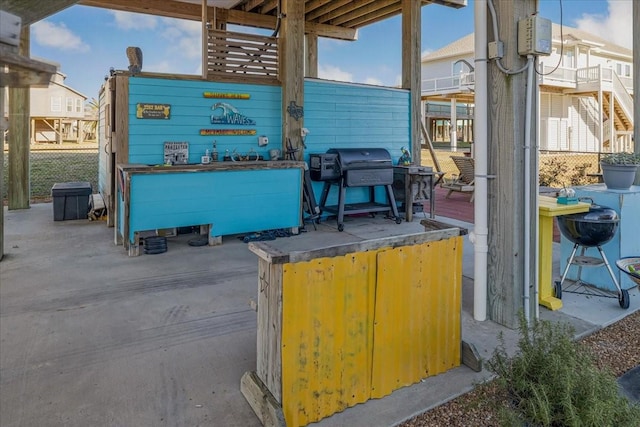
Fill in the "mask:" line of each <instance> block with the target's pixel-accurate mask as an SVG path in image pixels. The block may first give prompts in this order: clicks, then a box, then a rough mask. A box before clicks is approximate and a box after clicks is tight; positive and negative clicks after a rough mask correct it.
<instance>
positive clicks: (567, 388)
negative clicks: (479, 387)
mask: <svg viewBox="0 0 640 427" xmlns="http://www.w3.org/2000/svg"><path fill="white" fill-rule="evenodd" d="M519 331H520V340H519V342H518V349H519V351H518V353H517V354H516V355H515V356H514V357H513V358H510V357H508V355H507V352H506V348H505V343H504V339H503V337H500V345H499V346H498V348H497V349H496V350H495V351H494V353H493V356H492V357H491V359H490V360H489V361H488V366H489V369H490V370H491V371H492V372H494V373H495V374H497V375H498V378H497V380H496V381H497V383H498V386H499V388H500V389H501V392H503V393H504V394H505V395H507V396H509V399H510V403H511V405H510V406H509V409H507V410H505V409H501V412H502V414H501V418H502V421H503V425H525V424H526V423H528V425H534V426H576V427H578V426H580V427H583V426H585V427H586V426H594V427H596V426H597V427H603V426H612V427H613V426H615V427H624V426H629V427H632V426H635V427H637V426H638V420H640V407H639V406H637V405H636V406H634V405H632V404H631V403H630V402H629V401H628V400H626V399H625V398H624V397H622V396H620V394H619V392H618V385H617V382H616V378H615V376H614V375H613V374H612V373H611V372H609V371H602V370H599V369H598V368H597V367H596V365H595V363H594V361H593V357H592V356H591V354H590V353H589V351H588V350H587V349H586V348H585V347H584V346H582V345H581V344H580V343H579V342H575V341H573V338H572V337H573V334H574V331H573V329H572V328H571V327H570V326H568V325H562V324H554V323H551V322H547V321H533V322H532V324H531V325H527V322H526V320H524V316H521V319H520V326H519Z"/></svg>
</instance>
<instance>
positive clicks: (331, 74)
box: [318, 65, 353, 82]
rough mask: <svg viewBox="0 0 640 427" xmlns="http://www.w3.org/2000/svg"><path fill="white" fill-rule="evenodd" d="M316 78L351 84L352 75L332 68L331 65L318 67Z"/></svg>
mask: <svg viewBox="0 0 640 427" xmlns="http://www.w3.org/2000/svg"><path fill="white" fill-rule="evenodd" d="M318 77H320V78H321V79H327V80H337V81H341V82H353V74H351V73H349V72H348V71H343V70H341V69H340V68H338V67H334V66H333V65H318Z"/></svg>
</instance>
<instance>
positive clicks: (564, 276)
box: [560, 243, 580, 287]
mask: <svg viewBox="0 0 640 427" xmlns="http://www.w3.org/2000/svg"><path fill="white" fill-rule="evenodd" d="M577 250H578V244H577V243H575V244H574V245H573V250H572V251H571V255H570V256H569V259H568V260H567V266H566V267H565V268H564V272H563V273H562V278H561V279H560V287H562V284H563V283H564V279H566V278H567V273H568V272H569V267H571V263H572V262H573V258H574V257H575V256H576V251H577ZM579 278H580V276H579V275H578V279H579Z"/></svg>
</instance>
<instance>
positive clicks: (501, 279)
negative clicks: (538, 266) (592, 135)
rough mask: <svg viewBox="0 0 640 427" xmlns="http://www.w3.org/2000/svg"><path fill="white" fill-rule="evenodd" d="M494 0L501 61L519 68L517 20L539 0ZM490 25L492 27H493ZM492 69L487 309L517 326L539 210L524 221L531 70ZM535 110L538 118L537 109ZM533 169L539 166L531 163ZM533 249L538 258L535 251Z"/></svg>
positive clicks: (522, 60) (499, 319)
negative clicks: (526, 236)
mask: <svg viewBox="0 0 640 427" xmlns="http://www.w3.org/2000/svg"><path fill="white" fill-rule="evenodd" d="M494 3H495V8H496V14H497V20H498V32H499V35H500V39H501V40H502V41H503V42H504V45H505V55H504V57H503V58H502V65H503V66H504V67H505V68H506V69H510V70H517V69H520V68H522V67H523V66H524V65H525V62H526V58H524V57H521V56H519V55H518V52H517V49H516V46H517V35H518V28H517V23H518V20H519V19H521V18H525V17H527V16H530V15H532V14H534V13H535V11H536V4H537V0H523V1H517V2H511V1H508V2H507V1H504V2H502V1H501V2H494ZM489 24H490V22H489V23H488V28H491V25H489ZM495 38H496V35H493V36H492V39H495ZM487 74H488V75H487V80H488V81H487V87H488V105H489V123H488V158H489V162H488V169H489V173H490V174H495V175H496V176H497V179H494V180H489V183H488V192H489V194H491V195H493V197H491V198H489V201H488V213H489V241H488V244H489V260H488V266H487V283H488V287H489V289H488V299H489V301H488V303H489V307H488V313H489V317H490V319H491V320H493V321H495V322H497V323H500V324H502V325H504V326H507V327H510V328H515V327H517V325H518V315H519V311H520V310H522V309H523V295H524V283H525V280H524V256H523V254H524V247H525V245H527V244H528V245H532V242H533V240H534V239H531V241H530V242H525V241H524V229H525V227H532V229H533V231H532V233H531V236H536V234H537V230H536V229H535V218H536V217H537V215H538V213H537V212H531V216H530V218H531V219H532V221H531V224H524V205H525V203H524V194H525V189H524V185H525V184H524V182H525V181H524V174H523V170H524V149H523V146H524V141H525V132H524V129H525V99H526V86H527V73H526V71H525V72H522V73H519V74H514V75H507V74H504V73H503V72H501V71H500V70H499V69H498V66H497V65H496V63H495V61H490V62H489V69H488V73H487ZM478 84H483V82H478ZM533 92H535V89H534V91H533ZM536 96H537V95H536ZM531 111H532V115H533V116H534V117H535V108H534V109H532V110H531ZM533 123H535V120H534V121H533ZM533 128H535V126H533ZM532 133H533V134H534V135H532V141H535V132H532ZM534 145H535V144H534ZM535 157H536V156H533V155H532V156H531V159H532V162H536V161H537V159H536V158H535ZM533 164H535V163H533ZM531 170H532V171H535V170H536V169H535V168H533V167H532V168H531ZM535 183H536V177H532V179H531V186H530V187H531V189H532V192H533V194H532V198H533V197H536V198H537V194H536V193H535V191H536V190H535V188H536V185H535ZM535 206H536V203H535V200H534V202H533V203H532V204H531V210H532V211H535ZM507 236H508V237H507ZM530 253H531V254H532V256H534V257H535V253H536V252H535V250H531V251H530ZM531 273H533V274H535V268H532V269H531ZM527 282H528V281H527ZM532 283H533V282H532Z"/></svg>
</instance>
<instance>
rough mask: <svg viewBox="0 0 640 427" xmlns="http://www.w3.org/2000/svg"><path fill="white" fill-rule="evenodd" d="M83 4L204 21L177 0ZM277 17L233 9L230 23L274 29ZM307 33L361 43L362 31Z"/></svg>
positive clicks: (316, 28)
mask: <svg viewBox="0 0 640 427" xmlns="http://www.w3.org/2000/svg"><path fill="white" fill-rule="evenodd" d="M80 4H83V5H85V6H94V7H102V8H107V9H113V10H122V11H125V12H135V13H145V14H152V15H159V16H166V17H175V18H182V19H188V20H192V21H201V20H202V9H201V6H200V5H198V4H194V3H181V2H177V1H171V0H164V1H161V2H158V1H155V0H140V1H135V2H133V1H131V0H81V1H80ZM276 22H277V18H276V17H275V16H273V15H261V14H258V13H251V12H243V11H241V10H236V9H229V10H228V17H227V23H229V24H236V25H244V26H248V27H256V28H266V29H274V28H275V27H276ZM305 31H306V32H310V33H314V34H317V35H318V36H319V37H328V38H333V39H340V40H350V41H353V40H357V39H358V31H357V30H355V29H353V28H345V27H337V26H333V25H323V24H316V23H313V22H306V23H305Z"/></svg>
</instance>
